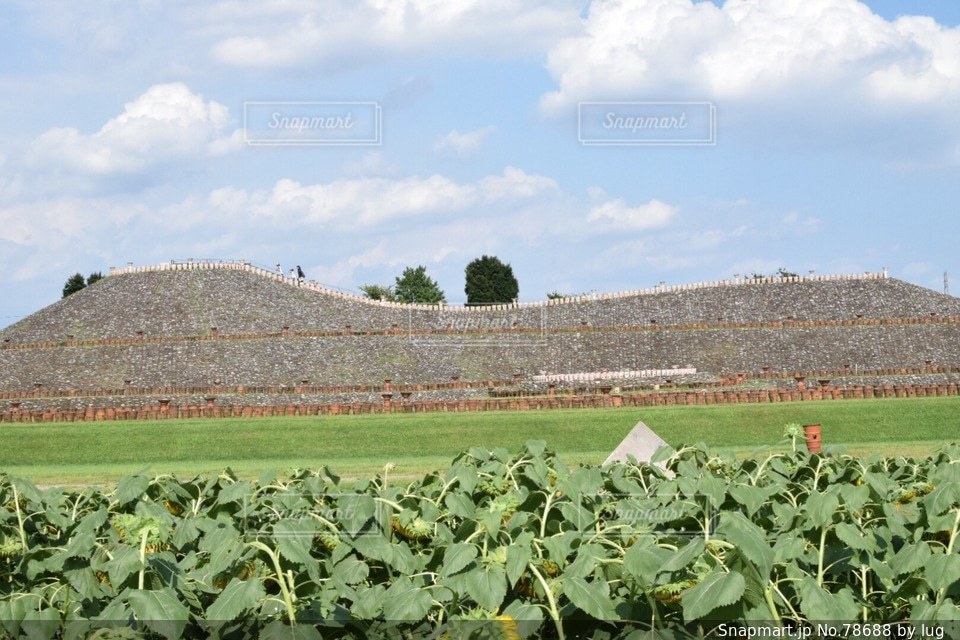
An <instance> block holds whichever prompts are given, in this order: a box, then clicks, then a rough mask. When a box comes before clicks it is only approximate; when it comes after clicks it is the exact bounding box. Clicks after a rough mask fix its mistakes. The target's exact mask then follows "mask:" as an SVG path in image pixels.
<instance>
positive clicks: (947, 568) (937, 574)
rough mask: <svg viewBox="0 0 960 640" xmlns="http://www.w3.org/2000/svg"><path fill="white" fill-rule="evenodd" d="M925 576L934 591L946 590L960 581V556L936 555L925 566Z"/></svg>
mask: <svg viewBox="0 0 960 640" xmlns="http://www.w3.org/2000/svg"><path fill="white" fill-rule="evenodd" d="M923 575H924V577H925V578H926V579H927V583H928V584H929V585H930V586H931V587H932V588H934V589H946V588H947V587H949V586H950V585H952V584H953V583H954V582H956V581H957V580H960V556H958V555H956V554H950V555H944V554H939V553H938V554H934V555H932V556H930V558H928V559H927V562H926V564H924V566H923Z"/></svg>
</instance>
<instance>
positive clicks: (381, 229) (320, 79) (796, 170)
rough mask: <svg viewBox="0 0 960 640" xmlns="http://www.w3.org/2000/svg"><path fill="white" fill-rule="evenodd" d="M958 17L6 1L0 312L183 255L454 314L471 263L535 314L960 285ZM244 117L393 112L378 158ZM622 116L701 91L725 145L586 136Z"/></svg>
mask: <svg viewBox="0 0 960 640" xmlns="http://www.w3.org/2000/svg"><path fill="white" fill-rule="evenodd" d="M958 25H960V3H955V2H945V1H943V0H926V1H919V0H918V1H913V2H909V3H908V2H894V1H893V0H883V1H881V0H874V1H870V2H858V1H855V0H727V2H712V3H711V2H693V1H692V0H632V1H622V2H617V1H606V0H595V1H594V2H589V3H585V2H563V1H560V0H557V1H554V2H543V3H540V2H533V1H523V0H497V1H495V2H491V1H489V0H475V1H470V0H464V1H462V2H456V1H438V0H405V1H401V0H365V1H363V2H360V1H347V0H343V1H341V2H335V1H330V0H325V1H324V0H321V1H316V2H314V1H311V0H274V1H252V0H251V1H244V0H216V1H211V2H206V3H194V2H187V1H186V0H181V1H169V2H160V1H159V0H153V1H151V0H141V1H139V2H130V1H126V0H123V1H121V0H115V1H111V2H102V3H75V2H72V1H68V0H63V1H54V0H50V1H43V0H40V1H26V0H24V1H23V2H16V1H15V2H6V3H4V4H3V5H2V8H0V113H2V114H3V115H4V116H5V117H3V118H0V325H6V324H9V323H12V322H14V321H16V320H17V319H18V318H20V317H23V316H25V315H27V314H29V313H32V312H33V311H36V310H37V309H39V308H41V307H43V306H45V305H47V304H50V303H52V302H54V301H56V300H57V299H59V297H60V289H61V287H62V285H63V282H64V281H65V280H66V278H67V277H68V276H69V275H70V274H72V273H74V272H76V271H81V272H83V273H84V274H86V273H89V272H92V271H98V270H99V271H106V270H107V269H108V268H109V267H110V266H111V265H116V266H119V265H124V264H126V263H127V262H134V263H136V264H153V263H159V262H166V261H169V260H171V259H187V258H191V257H193V258H222V259H247V260H250V261H252V262H254V263H257V264H261V265H265V266H269V267H272V266H273V265H275V264H276V263H277V262H280V263H282V264H283V265H284V267H285V269H287V268H289V267H291V266H293V265H296V264H300V265H302V266H303V268H304V270H305V271H306V272H307V276H308V277H309V278H311V279H315V280H317V281H319V282H321V283H324V284H327V285H330V286H335V287H339V288H342V289H345V290H349V291H357V287H358V286H359V285H362V284H365V283H381V284H390V283H392V282H393V279H394V278H395V277H396V276H397V275H398V274H399V273H400V272H401V271H402V270H403V268H404V267H405V266H416V265H421V264H422V265H425V266H426V267H427V272H428V274H430V275H431V276H433V277H434V278H435V279H437V280H438V281H439V283H440V285H441V287H442V288H443V289H444V291H445V293H446V295H447V299H448V301H450V302H452V303H457V302H462V301H463V300H464V298H465V296H464V293H463V284H464V277H463V270H464V267H465V266H466V264H467V263H468V262H470V261H471V260H472V259H474V258H476V257H479V256H480V255H481V254H489V255H496V256H498V257H500V258H501V259H502V260H504V261H505V262H508V263H510V264H511V265H512V266H513V269H514V272H515V274H516V275H517V277H518V279H519V282H520V298H521V299H522V300H538V299H543V298H544V297H545V296H546V293H547V292H550V291H560V292H563V293H569V294H574V293H582V292H588V291H594V290H595V291H615V290H623V289H634V288H639V287H646V286H651V285H654V284H656V283H658V282H661V281H664V282H667V283H683V282H692V281H700V280H714V279H719V278H727V277H732V276H733V275H734V274H737V273H741V274H744V273H753V272H760V273H773V272H775V271H776V270H777V269H778V268H780V267H785V268H787V269H789V270H791V271H795V272H800V273H807V272H809V271H811V270H813V271H815V272H816V273H850V272H862V271H879V270H880V269H882V268H884V267H887V268H888V269H889V271H890V274H891V275H893V276H895V277H899V278H903V279H905V280H908V281H911V282H915V283H918V284H921V285H924V286H928V287H931V288H934V289H938V290H939V289H941V288H942V286H943V273H944V272H945V271H947V272H949V273H950V274H951V276H952V277H954V278H955V280H956V285H955V286H954V289H956V290H960V257H958V252H957V250H956V249H957V239H958V237H960V222H958V220H960V216H958V213H960V209H958V202H960V197H958V196H960V186H958V185H960V180H958V173H960V171H958V170H960V118H957V117H956V114H957V113H958V112H960V109H958V108H960V27H958ZM252 101H268V102H296V101H306V102H321V101H322V102H351V101H354V102H356V101H366V102H375V103H377V104H379V105H380V109H381V118H382V143H381V144H380V145H379V146H343V145H338V146H329V145H319V146H310V145H296V146H293V145H284V146H263V145H249V144H247V143H246V142H245V141H244V131H243V125H244V122H243V115H244V104H245V103H247V102H252ZM604 101H609V102H681V101H695V102H708V103H712V104H713V105H714V106H715V107H716V144H715V145H712V146H706V145H704V146H646V145H632V146H586V145H583V144H581V142H580V141H579V139H578V122H577V114H578V104H579V103H581V102H604ZM298 133H302V132H298ZM320 134H321V135H322V134H324V132H320ZM643 134H644V132H641V133H640V134H639V135H641V136H642V135H643ZM624 135H625V136H626V135H634V136H636V135H637V134H628V133H624ZM633 139H634V141H636V138H633Z"/></svg>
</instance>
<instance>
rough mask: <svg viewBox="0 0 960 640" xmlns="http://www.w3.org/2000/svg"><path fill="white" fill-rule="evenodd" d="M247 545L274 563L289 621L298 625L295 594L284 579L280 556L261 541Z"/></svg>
mask: <svg viewBox="0 0 960 640" xmlns="http://www.w3.org/2000/svg"><path fill="white" fill-rule="evenodd" d="M247 545H248V546H251V547H253V548H255V549H260V550H261V551H263V552H264V553H266V554H267V555H268V556H269V557H270V560H271V561H272V562H273V570H274V572H275V573H276V574H277V584H278V585H280V593H281V594H282V595H283V604H284V605H285V606H286V609H287V619H288V620H289V621H290V624H291V625H295V624H296V623H297V614H296V611H294V609H293V594H291V593H290V587H289V586H288V585H287V581H286V579H285V578H284V575H283V567H281V566H280V556H278V555H277V554H276V552H274V550H273V549H271V548H270V547H268V546H267V545H265V544H263V543H262V542H260V541H259V540H254V541H253V542H248V543H247Z"/></svg>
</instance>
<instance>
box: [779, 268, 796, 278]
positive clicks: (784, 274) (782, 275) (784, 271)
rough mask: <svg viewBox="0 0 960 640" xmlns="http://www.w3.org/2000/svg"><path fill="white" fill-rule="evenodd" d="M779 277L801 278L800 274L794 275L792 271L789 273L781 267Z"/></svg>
mask: <svg viewBox="0 0 960 640" xmlns="http://www.w3.org/2000/svg"><path fill="white" fill-rule="evenodd" d="M777 275H778V276H780V277H781V278H799V277H800V274H798V273H794V272H792V271H787V270H786V269H784V268H783V267H780V268H779V269H777Z"/></svg>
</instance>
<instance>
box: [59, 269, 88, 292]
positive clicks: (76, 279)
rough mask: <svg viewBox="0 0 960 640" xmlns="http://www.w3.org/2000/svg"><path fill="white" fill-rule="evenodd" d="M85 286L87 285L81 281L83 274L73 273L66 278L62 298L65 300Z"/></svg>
mask: <svg viewBox="0 0 960 640" xmlns="http://www.w3.org/2000/svg"><path fill="white" fill-rule="evenodd" d="M86 286H87V284H86V282H84V280H83V274H81V273H75V274H73V275H72V276H70V277H69V278H67V282H66V284H64V285H63V297H64V298H66V297H67V296H69V295H70V294H71V293H76V292H77V291H80V290H81V289H83V288H84V287H86Z"/></svg>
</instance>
